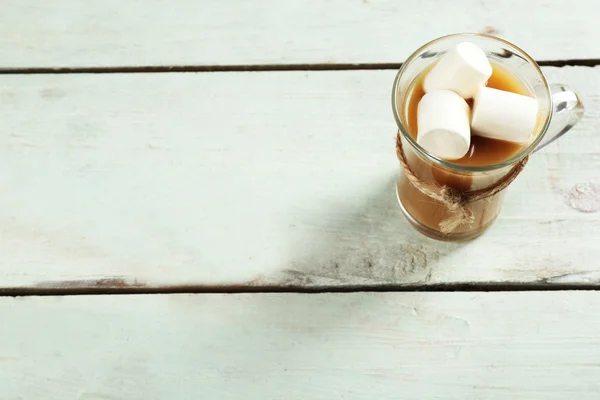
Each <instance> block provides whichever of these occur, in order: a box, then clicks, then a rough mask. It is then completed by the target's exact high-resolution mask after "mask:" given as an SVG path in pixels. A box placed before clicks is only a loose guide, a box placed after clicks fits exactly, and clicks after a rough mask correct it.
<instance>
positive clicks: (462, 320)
mask: <svg viewBox="0 0 600 400" xmlns="http://www.w3.org/2000/svg"><path fill="white" fill-rule="evenodd" d="M0 315H2V324H1V325H0V387H2V397H3V398H5V399H21V400H34V399H41V398H43V399H45V400H63V399H84V400H107V399H110V400H125V399H127V400H136V399H140V400H142V399H143V400H151V399H165V398H169V399H174V400H178V399H182V400H183V399H190V398H206V399H224V400H225V399H240V400H241V399H244V400H245V399H259V398H261V399H284V398H285V399H290V400H291V399H299V400H304V399H328V400H329V399H373V398H379V399H400V398H402V399H417V398H422V399H447V400H452V399H456V400H464V399H486V400H494V399H498V400H505V399H507V398H510V399H526V400H535V399H539V400H553V399H556V400H564V399H582V400H586V399H597V398H599V397H600V380H599V379H598V378H599V377H600V363H599V362H598V354H600V338H598V334H597V333H598V331H600V298H599V297H598V295H597V294H596V293H595V292H529V293H527V292H521V293H356V294H348V293H346V294H322V295H296V294H272V295H258V294H254V295H149V296H75V297H68V296H67V297H29V298H6V297H5V298H2V299H0Z"/></svg>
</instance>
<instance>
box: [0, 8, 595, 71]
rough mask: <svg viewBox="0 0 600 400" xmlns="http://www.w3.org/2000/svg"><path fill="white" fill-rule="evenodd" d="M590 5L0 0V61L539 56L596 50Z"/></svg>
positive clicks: (3, 64) (13, 64)
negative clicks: (450, 37) (463, 39)
mask: <svg viewBox="0 0 600 400" xmlns="http://www.w3.org/2000/svg"><path fill="white" fill-rule="evenodd" d="M594 7H595V3H594V2H593V1H590V0H587V1H583V2H579V3H577V4H576V5H575V4H574V3H571V2H566V1H561V0H530V1H528V2H527V7H524V6H523V3H522V2H521V1H519V0H509V1H494V0H460V1H454V2H447V1H443V0H428V1H423V2H414V1H409V0H402V1H396V0H350V1H348V0H332V1H321V0H302V1H293V2H271V1H269V0H259V1H232V0H229V1H222V0H203V1H196V0H177V1H166V0H145V1H141V0H132V1H128V2H126V3H123V2H122V1H118V0H105V1H101V2H100V1H98V2H91V3H90V2H81V1H78V0H55V1H51V2H43V1H38V0H5V1H3V2H2V13H0V68H31V67H50V68H52V67H54V68H57V67H107V66H108V67H118V66H171V65H248V64H294V63H386V62H401V61H403V60H404V59H405V58H406V57H407V56H408V55H409V54H410V53H412V52H413V51H414V50H415V49H417V48H418V47H420V46H421V45H422V44H423V43H425V42H428V41H429V40H432V39H434V38H436V37H439V36H443V35H447V34H451V33H458V32H483V33H492V34H497V35H499V36H501V37H504V38H506V39H508V40H511V41H514V42H515V43H516V44H518V45H519V46H521V47H522V48H523V49H525V50H526V51H528V52H530V53H531V55H532V56H533V57H534V58H536V59H540V60H556V59H560V60H563V59H573V58H600V47H598V39H599V38H600V25H598V24H597V18H596V14H595V13H594V12H593V11H590V10H594Z"/></svg>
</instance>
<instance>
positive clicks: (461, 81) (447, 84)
mask: <svg viewBox="0 0 600 400" xmlns="http://www.w3.org/2000/svg"><path fill="white" fill-rule="evenodd" d="M490 76H492V65H491V64H490V62H489V61H488V59H487V57H486V56H485V53H484V52H483V50H481V49H480V48H479V47H477V46H476V45H475V44H473V43H471V42H463V43H460V44H459V45H458V46H456V47H455V48H454V49H452V50H450V51H448V52H447V53H446V54H444V56H442V58H441V59H440V60H439V61H438V62H437V64H435V66H434V67H433V68H432V69H431V71H430V72H429V74H427V76H426V77H425V82H423V88H424V89H425V92H426V93H427V92H431V91H432V90H439V89H446V90H452V91H454V92H456V93H458V94H459V95H460V96H461V97H462V98H463V99H469V98H471V97H473V96H475V93H477V91H478V90H479V88H480V87H481V86H484V85H485V84H486V82H487V80H488V79H489V78H490Z"/></svg>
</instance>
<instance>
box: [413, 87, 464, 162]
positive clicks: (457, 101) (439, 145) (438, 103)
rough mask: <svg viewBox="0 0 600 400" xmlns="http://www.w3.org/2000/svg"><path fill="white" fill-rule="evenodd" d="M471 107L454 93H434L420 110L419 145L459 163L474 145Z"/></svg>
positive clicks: (425, 97)
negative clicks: (470, 124) (470, 123)
mask: <svg viewBox="0 0 600 400" xmlns="http://www.w3.org/2000/svg"><path fill="white" fill-rule="evenodd" d="M469 112H470V110H469V105H468V104H467V102H466V101H465V100H464V99H463V98H462V97H460V96H459V95H457V94H456V93H454V92H452V91H450V90H433V91H431V92H429V93H427V94H425V95H424V96H423V98H421V101H419V106H418V108H417V143H418V144H419V145H420V146H421V147H423V148H424V149H425V150H427V151H428V152H429V153H431V154H433V155H435V156H437V157H441V158H445V159H447V160H457V159H459V158H461V157H463V156H464V155H465V154H467V151H469V146H470V145H471V128H470V126H469Z"/></svg>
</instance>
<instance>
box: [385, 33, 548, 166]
mask: <svg viewBox="0 0 600 400" xmlns="http://www.w3.org/2000/svg"><path fill="white" fill-rule="evenodd" d="M460 36H463V37H473V36H478V37H483V38H486V39H490V40H493V41H497V42H501V43H504V44H506V45H508V46H510V47H511V48H513V49H515V50H517V51H518V52H520V53H521V54H520V55H521V56H523V58H524V59H525V60H526V61H527V62H529V63H530V64H531V65H532V66H533V67H534V69H535V70H536V71H537V72H538V74H539V76H540V78H541V80H542V83H543V85H544V89H545V91H546V96H547V98H548V102H549V104H548V110H549V112H548V113H547V115H546V120H545V121H544V124H543V127H542V128H541V130H540V133H539V134H538V135H537V136H536V138H535V139H534V140H533V141H532V142H531V143H530V144H529V146H527V147H525V148H524V149H523V150H521V151H520V152H518V153H517V154H515V155H514V156H512V157H511V158H508V159H506V160H504V161H502V162H499V163H495V164H488V165H462V164H456V163H453V162H452V161H449V160H444V159H443V158H440V157H437V156H435V155H433V154H431V153H429V152H428V151H427V150H425V149H424V148H423V147H421V145H419V144H418V143H417V141H416V140H415V139H413V137H412V136H411V135H410V134H409V133H408V130H407V129H406V127H405V126H404V123H403V122H402V120H401V118H400V110H398V107H397V104H398V102H397V100H398V90H397V89H398V85H399V83H400V77H401V76H402V74H403V72H404V70H405V69H406V68H407V67H408V66H409V65H410V64H411V63H412V62H413V61H414V60H415V59H416V58H417V57H418V56H419V55H420V54H421V53H423V52H424V51H425V50H426V49H427V48H428V47H430V46H431V45H433V44H435V43H437V42H440V41H443V40H446V39H450V38H454V37H460ZM392 110H393V112H394V119H395V120H396V125H397V126H398V129H399V130H400V132H401V133H402V136H403V137H404V138H405V139H406V140H408V141H409V143H410V144H411V145H412V146H413V147H414V148H415V150H416V151H417V152H418V153H419V154H420V155H421V156H423V157H425V158H426V159H428V160H429V161H431V162H433V163H435V164H439V165H441V166H443V167H446V168H449V169H452V170H457V171H463V172H488V171H494V170H497V169H501V168H505V167H509V166H512V165H514V164H516V163H518V162H519V161H521V160H522V159H523V158H525V157H526V156H527V155H528V154H530V153H531V152H532V151H533V150H534V149H535V148H536V146H537V145H538V144H539V143H540V141H541V140H542V139H543V137H544V136H545V135H546V132H547V131H548V127H549V126H550V120H551V119H552V113H553V107H552V96H551V93H550V86H549V85H548V81H547V80H546V77H545V75H544V73H543V72H542V70H541V69H540V66H539V65H538V64H537V62H535V60H534V59H533V58H532V57H531V56H530V55H529V54H527V53H526V52H525V51H524V50H523V49H521V48H520V47H518V46H516V45H514V44H513V43H511V42H509V41H507V40H504V39H501V38H499V37H496V36H492V35H486V34H483V33H453V34H450V35H445V36H440V37H438V38H436V39H433V40H431V41H429V42H427V43H425V44H424V45H422V46H421V47H419V48H418V49H417V50H415V51H414V52H413V53H412V54H411V55H410V56H409V57H408V58H407V59H406V61H404V62H403V63H402V66H401V67H400V69H399V70H398V72H397V73H396V77H395V78H394V85H393V87H392Z"/></svg>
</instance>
